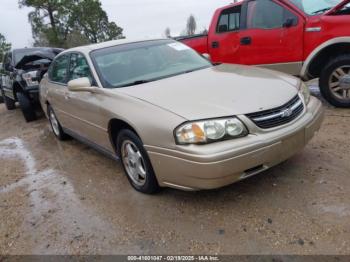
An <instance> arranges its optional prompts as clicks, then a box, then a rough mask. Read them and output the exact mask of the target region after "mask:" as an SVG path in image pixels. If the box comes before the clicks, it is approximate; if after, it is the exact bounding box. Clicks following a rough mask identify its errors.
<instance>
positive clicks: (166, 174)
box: [145, 97, 324, 190]
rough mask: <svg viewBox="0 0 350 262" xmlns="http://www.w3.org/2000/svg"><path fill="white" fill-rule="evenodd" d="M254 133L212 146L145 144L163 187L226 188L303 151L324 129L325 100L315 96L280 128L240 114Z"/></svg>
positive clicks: (192, 188) (186, 188)
mask: <svg viewBox="0 0 350 262" xmlns="http://www.w3.org/2000/svg"><path fill="white" fill-rule="evenodd" d="M239 117H240V118H241V119H242V120H243V121H244V122H245V123H246V124H247V126H248V128H249V130H250V132H251V134H250V135H249V136H247V137H245V138H241V139H236V140H230V141H223V142H218V143H214V144H209V145H191V146H187V147H184V146H179V150H169V149H164V148H158V147H153V146H145V148H146V150H147V151H148V154H149V157H150V159H151V162H152V165H153V169H154V171H155V174H156V176H157V179H158V182H159V184H160V186H163V187H174V188H178V189H182V190H201V189H214V188H219V187H223V186H226V185H229V184H232V183H234V182H237V181H240V180H242V179H245V178H248V177H250V176H253V175H256V174H258V173H260V172H262V171H264V170H266V169H268V168H270V167H272V166H275V165H277V164H279V163H281V162H283V161H285V160H286V159H288V158H290V157H291V156H293V155H294V154H296V153H297V152H299V151H301V150H302V149H303V148H304V147H305V145H306V144H307V143H308V142H309V141H310V139H311V138H312V137H313V136H314V134H315V133H316V132H317V131H318V130H319V129H320V126H321V124H322V121H323V117H324V109H323V106H322V103H321V102H320V101H319V100H318V99H316V98H314V97H312V98H311V100H310V102H309V104H308V106H307V109H306V110H305V112H304V113H303V114H302V115H301V116H300V117H299V118H298V119H296V120H294V121H293V122H291V123H289V124H287V125H285V126H283V127H279V128H275V129H271V130H268V131H266V130H262V129H259V128H258V127H256V126H255V125H254V124H253V123H252V122H251V121H250V120H249V119H248V118H246V117H245V116H239Z"/></svg>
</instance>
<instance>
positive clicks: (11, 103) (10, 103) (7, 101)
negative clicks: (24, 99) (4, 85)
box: [1, 89, 16, 110]
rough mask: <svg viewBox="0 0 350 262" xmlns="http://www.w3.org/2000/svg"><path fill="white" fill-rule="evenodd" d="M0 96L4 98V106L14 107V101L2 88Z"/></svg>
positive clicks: (7, 107) (10, 108)
mask: <svg viewBox="0 0 350 262" xmlns="http://www.w3.org/2000/svg"><path fill="white" fill-rule="evenodd" d="M1 94H2V98H3V100H4V103H5V106H6V109H7V110H14V109H15V108H16V101H14V100H12V99H11V98H9V97H7V96H5V93H4V90H2V89H1Z"/></svg>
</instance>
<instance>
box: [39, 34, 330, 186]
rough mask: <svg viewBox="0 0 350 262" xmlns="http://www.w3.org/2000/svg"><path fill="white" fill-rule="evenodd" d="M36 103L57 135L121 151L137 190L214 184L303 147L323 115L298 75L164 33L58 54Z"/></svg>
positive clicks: (255, 171) (250, 172) (246, 174)
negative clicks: (204, 50)
mask: <svg viewBox="0 0 350 262" xmlns="http://www.w3.org/2000/svg"><path fill="white" fill-rule="evenodd" d="M40 100H41V105H42V108H43V110H44V111H45V113H46V115H47V117H48V119H49V121H50V123H51V127H52V130H53V133H54V134H55V135H56V137H57V138H58V139H61V140H63V139H65V138H67V136H68V135H69V136H73V137H75V138H77V139H78V140H80V141H82V142H84V143H87V144H88V145H91V146H92V147H94V148H95V149H97V150H100V151H101V152H103V153H105V154H107V155H109V156H111V157H113V158H116V157H119V159H121V163H122V165H123V167H124V171H125V173H126V175H127V178H128V179H129V182H130V183H131V185H132V186H133V187H134V188H135V189H136V190H138V191H140V192H143V193H154V192H157V191H158V189H159V188H160V187H173V188H178V189H182V190H202V189H213V188H218V187H222V186H226V185H229V184H231V183H234V182H237V181H240V180H243V179H246V178H249V177H251V176H254V175H256V174H258V173H261V172H263V171H265V170H267V169H268V168H271V167H273V166H275V165H277V164H279V163H281V162H283V161H285V160H286V159H288V158H290V157H292V156H293V155H294V154H296V153H297V152H299V151H300V150H302V149H303V148H304V146H305V145H306V144H307V143H308V141H309V140H310V139H311V138H312V137H313V136H314V134H315V132H317V131H318V130H319V128H320V126H321V123H322V120H323V115H324V109H323V106H322V103H321V102H320V101H319V100H318V99H317V98H315V97H313V96H310V92H309V89H308V87H307V86H306V85H305V84H304V83H303V82H302V81H301V80H300V79H297V78H295V77H292V76H289V75H287V74H284V73H279V72H275V71H271V70H268V69H260V68H254V67H249V66H240V65H228V64H221V65H216V66H215V65H213V64H212V63H210V62H209V61H208V60H207V59H205V58H204V57H202V56H200V55H199V54H198V53H197V52H196V51H194V50H193V49H191V48H189V47H188V46H186V45H184V44H182V43H179V42H176V41H173V40H169V39H159V40H148V41H129V40H117V41H111V42H106V43H101V44H95V45H90V46H84V47H78V48H73V49H69V50H67V51H64V52H62V53H61V54H60V55H58V56H57V57H56V58H55V60H54V61H53V62H52V64H51V66H50V69H49V71H48V74H45V76H44V78H43V79H42V81H41V83H40Z"/></svg>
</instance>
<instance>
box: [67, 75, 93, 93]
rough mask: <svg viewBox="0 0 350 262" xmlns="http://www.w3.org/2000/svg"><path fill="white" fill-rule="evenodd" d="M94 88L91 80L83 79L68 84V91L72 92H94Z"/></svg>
mask: <svg viewBox="0 0 350 262" xmlns="http://www.w3.org/2000/svg"><path fill="white" fill-rule="evenodd" d="M94 89H95V88H94V87H93V86H92V85H91V82H90V79H89V78H87V77H82V78H78V79H74V80H71V81H69V82H68V90H69V91H72V92H91V93H93V92H94Z"/></svg>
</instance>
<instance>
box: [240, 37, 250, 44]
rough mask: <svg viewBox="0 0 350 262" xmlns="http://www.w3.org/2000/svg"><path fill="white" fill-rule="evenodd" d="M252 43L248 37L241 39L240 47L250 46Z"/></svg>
mask: <svg viewBox="0 0 350 262" xmlns="http://www.w3.org/2000/svg"><path fill="white" fill-rule="evenodd" d="M251 43H252V38H251V37H250V36H246V37H242V38H241V45H250V44H251Z"/></svg>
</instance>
